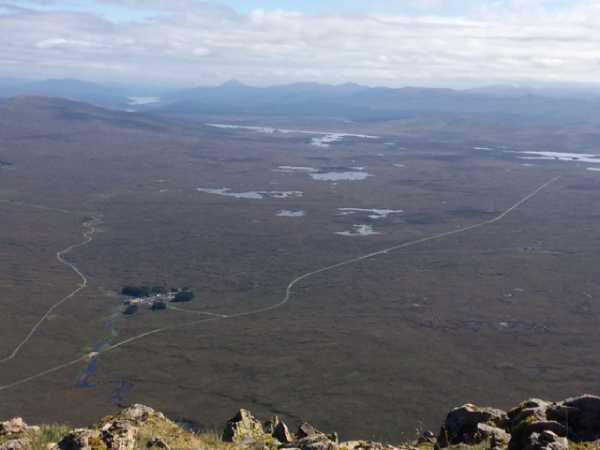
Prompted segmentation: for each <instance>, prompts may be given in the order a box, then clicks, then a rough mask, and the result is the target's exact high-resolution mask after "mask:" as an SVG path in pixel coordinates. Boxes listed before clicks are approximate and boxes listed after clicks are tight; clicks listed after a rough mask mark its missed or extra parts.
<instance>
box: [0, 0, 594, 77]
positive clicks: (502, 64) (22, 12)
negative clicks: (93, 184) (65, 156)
mask: <svg viewBox="0 0 600 450" xmlns="http://www.w3.org/2000/svg"><path fill="white" fill-rule="evenodd" d="M0 43H1V44H2V45H0V78H27V79H44V78H79V79H84V80H89V81H97V82H104V83H106V82H110V83H125V84H132V83H133V84H139V85H164V86H169V87H183V86H198V85H214V84H219V83H223V82H225V81H227V80H230V79H237V80H239V81H242V82H244V83H248V84H252V85H269V84H281V83H290V82H299V81H317V82H322V83H330V84H338V83H347V82H355V83H361V84H366V85H372V86H390V87H400V86H407V85H411V86H427V87H459V88H464V87H475V86H482V85H490V84H531V83H542V82H543V83H596V82H598V81H600V0H373V1H368V0H361V1H358V0H344V1H342V0H329V1H328V0H321V1H317V0H302V1H301V0H279V1H276V0H270V1H254V0H245V1H244V0H229V1H228V0H223V1H221V2H213V1H198V0H23V1H14V0H13V1H11V0H0Z"/></svg>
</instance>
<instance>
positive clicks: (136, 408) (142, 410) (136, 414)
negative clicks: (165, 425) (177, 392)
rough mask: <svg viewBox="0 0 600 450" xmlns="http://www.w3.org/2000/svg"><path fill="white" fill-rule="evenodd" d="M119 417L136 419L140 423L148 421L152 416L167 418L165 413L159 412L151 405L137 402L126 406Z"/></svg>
mask: <svg viewBox="0 0 600 450" xmlns="http://www.w3.org/2000/svg"><path fill="white" fill-rule="evenodd" d="M119 417H121V418H122V419H126V420H131V421H134V422H136V423H138V424H141V423H144V422H147V421H148V420H149V419H151V418H152V417H156V418H159V419H165V416H164V415H163V413H160V412H157V411H155V410H154V409H152V408H150V407H149V406H145V405H140V404H135V405H132V406H129V407H128V408H125V409H124V410H123V411H121V413H120V414H119Z"/></svg>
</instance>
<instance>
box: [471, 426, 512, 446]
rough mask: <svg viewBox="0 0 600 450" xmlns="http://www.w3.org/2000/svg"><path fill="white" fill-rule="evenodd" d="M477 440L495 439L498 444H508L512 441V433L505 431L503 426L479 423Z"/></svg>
mask: <svg viewBox="0 0 600 450" xmlns="http://www.w3.org/2000/svg"><path fill="white" fill-rule="evenodd" d="M477 440H478V441H479V442H482V441H487V440H490V441H494V443H495V444H496V445H498V446H503V445H506V444H508V442H509V441H510V434H508V433H507V432H506V431H504V430H503V429H502V428H498V427H494V426H492V425H488V424H486V423H478V424H477Z"/></svg>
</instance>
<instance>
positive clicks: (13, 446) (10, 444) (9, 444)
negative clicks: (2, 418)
mask: <svg viewBox="0 0 600 450" xmlns="http://www.w3.org/2000/svg"><path fill="white" fill-rule="evenodd" d="M30 445H31V441H30V440H29V439H27V438H21V439H10V440H8V441H5V442H3V443H2V444H0V450H24V449H27V448H29V446H30Z"/></svg>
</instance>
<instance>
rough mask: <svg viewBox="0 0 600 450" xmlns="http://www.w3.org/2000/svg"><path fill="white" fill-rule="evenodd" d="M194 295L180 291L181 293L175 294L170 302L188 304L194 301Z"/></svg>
mask: <svg viewBox="0 0 600 450" xmlns="http://www.w3.org/2000/svg"><path fill="white" fill-rule="evenodd" d="M194 297H195V295H194V293H193V292H191V291H182V292H178V293H177V294H175V297H174V298H173V300H171V301H172V302H174V303H178V302H190V301H192V300H193V299H194Z"/></svg>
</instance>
